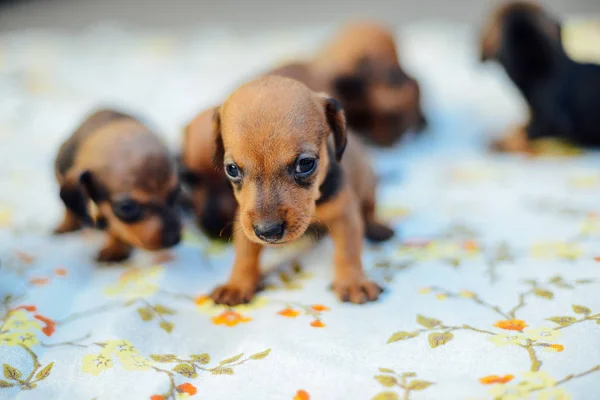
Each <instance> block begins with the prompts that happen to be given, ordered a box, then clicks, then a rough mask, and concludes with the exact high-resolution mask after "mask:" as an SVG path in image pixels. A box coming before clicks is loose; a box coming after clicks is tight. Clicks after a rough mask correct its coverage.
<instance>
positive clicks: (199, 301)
mask: <svg viewBox="0 0 600 400" xmlns="http://www.w3.org/2000/svg"><path fill="white" fill-rule="evenodd" d="M209 300H210V297H208V296H204V295H201V296H198V297H196V298H195V299H194V303H196V304H197V305H202V304H204V303H206V302H207V301H209Z"/></svg>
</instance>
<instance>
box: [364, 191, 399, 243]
mask: <svg viewBox="0 0 600 400" xmlns="http://www.w3.org/2000/svg"><path fill="white" fill-rule="evenodd" d="M363 217H364V220H365V237H366V238H367V239H369V240H370V241H372V242H375V243H379V242H385V241H386V240H389V239H391V238H392V237H393V236H394V230H393V229H392V228H389V227H388V226H387V225H385V224H382V223H381V222H378V221H377V219H376V218H375V201H374V199H370V200H368V201H366V202H365V204H363Z"/></svg>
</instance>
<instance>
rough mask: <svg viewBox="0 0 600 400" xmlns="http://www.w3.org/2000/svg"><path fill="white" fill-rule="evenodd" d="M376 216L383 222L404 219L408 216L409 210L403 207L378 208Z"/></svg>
mask: <svg viewBox="0 0 600 400" xmlns="http://www.w3.org/2000/svg"><path fill="white" fill-rule="evenodd" d="M378 211H379V212H378V214H379V215H380V216H381V218H382V219H383V220H385V221H389V220H397V219H402V218H405V217H406V216H408V215H409V214H410V210H409V209H407V208H404V207H395V206H389V207H388V206H384V207H380V209H379V210H378Z"/></svg>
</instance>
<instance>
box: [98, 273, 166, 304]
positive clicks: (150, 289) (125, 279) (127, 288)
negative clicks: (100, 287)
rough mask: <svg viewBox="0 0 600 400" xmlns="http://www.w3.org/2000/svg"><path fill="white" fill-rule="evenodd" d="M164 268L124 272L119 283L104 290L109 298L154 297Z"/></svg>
mask: <svg viewBox="0 0 600 400" xmlns="http://www.w3.org/2000/svg"><path fill="white" fill-rule="evenodd" d="M163 272H164V267H162V266H160V265H156V266H153V267H150V268H131V269H129V270H128V271H126V272H124V273H123V274H122V275H121V277H120V278H119V282H117V283H116V284H114V285H112V286H109V287H107V288H106V289H104V293H105V294H106V295H108V296H116V297H122V298H125V299H136V298H140V297H149V296H152V295H153V294H154V293H156V291H157V290H158V289H159V288H160V286H159V285H158V284H157V283H156V280H158V278H160V277H161V275H162V274H163Z"/></svg>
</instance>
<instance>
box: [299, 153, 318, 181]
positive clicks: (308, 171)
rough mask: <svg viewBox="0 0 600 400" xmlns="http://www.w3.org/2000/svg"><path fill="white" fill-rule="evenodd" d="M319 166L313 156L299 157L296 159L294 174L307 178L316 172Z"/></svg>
mask: <svg viewBox="0 0 600 400" xmlns="http://www.w3.org/2000/svg"><path fill="white" fill-rule="evenodd" d="M316 168H317V160H316V159H314V158H312V157H302V156H301V157H299V158H298V160H297V161H296V167H295V168H294V174H295V175H296V177H298V178H306V177H308V176H310V175H312V174H313V172H315V169H316Z"/></svg>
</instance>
